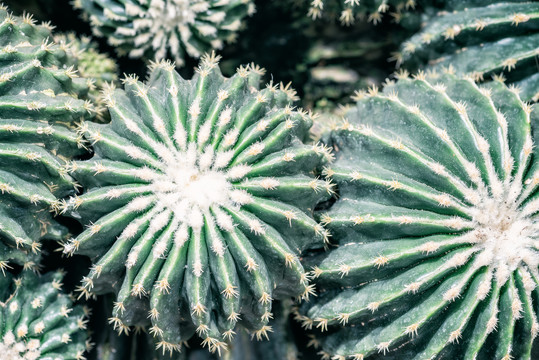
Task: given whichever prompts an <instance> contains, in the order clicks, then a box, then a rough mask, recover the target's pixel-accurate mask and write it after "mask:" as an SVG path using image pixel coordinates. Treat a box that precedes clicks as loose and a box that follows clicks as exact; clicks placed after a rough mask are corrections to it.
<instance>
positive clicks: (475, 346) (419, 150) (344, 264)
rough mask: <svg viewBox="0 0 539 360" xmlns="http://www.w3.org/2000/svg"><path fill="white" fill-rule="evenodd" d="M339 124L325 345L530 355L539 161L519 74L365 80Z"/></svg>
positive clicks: (326, 269) (320, 324)
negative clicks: (483, 80)
mask: <svg viewBox="0 0 539 360" xmlns="http://www.w3.org/2000/svg"><path fill="white" fill-rule="evenodd" d="M356 99H357V100H358V102H357V104H356V106H355V107H354V108H353V109H352V110H351V111H350V112H349V113H348V120H349V122H346V123H344V125H343V126H342V127H340V128H339V129H338V130H335V131H334V132H333V133H332V142H333V144H334V146H335V148H336V149H337V150H338V151H337V152H336V160H335V162H334V163H333V164H332V165H331V166H330V167H328V168H327V169H326V174H327V176H328V177H330V178H331V179H332V180H333V181H335V182H336V184H337V186H338V188H339V199H338V200H337V201H336V203H335V204H334V206H333V207H331V209H330V210H329V211H327V212H326V213H324V214H323V215H321V219H322V221H323V223H325V224H326V226H327V227H328V229H329V230H330V231H331V233H332V235H333V239H334V241H335V242H336V244H337V245H339V246H338V247H337V248H336V249H334V250H332V251H330V252H328V253H325V254H322V255H319V256H317V257H313V258H312V259H310V260H309V261H307V264H311V265H312V266H313V268H314V270H313V273H314V276H315V277H316V279H317V280H316V281H317V284H318V285H317V287H318V290H319V294H318V297H317V298H315V299H313V300H311V302H309V303H305V304H303V305H302V307H301V308H300V313H299V314H298V319H299V320H301V321H303V324H304V326H306V327H309V328H311V327H312V328H317V330H318V331H321V333H319V332H318V333H317V335H316V339H315V340H314V343H315V344H317V345H319V346H321V347H322V355H323V358H325V359H330V358H331V359H337V360H340V359H370V358H378V357H377V356H381V355H387V356H388V357H390V358H392V357H393V356H394V357H396V358H406V359H433V358H437V359H452V358H455V357H456V358H463V359H476V358H477V359H515V358H516V359H530V358H533V356H531V355H530V352H531V349H532V346H533V345H534V339H535V338H536V335H537V331H538V330H539V324H538V321H537V307H536V304H537V302H536V301H537V296H538V295H539V293H538V289H537V286H538V282H539V272H538V264H539V252H538V247H537V246H538V243H537V240H538V238H537V237H538V222H537V211H538V209H539V208H538V204H539V203H538V201H537V197H536V193H537V192H536V190H537V185H538V184H539V171H538V166H539V161H538V158H537V157H536V156H538V153H537V152H538V150H537V147H536V146H534V137H535V134H536V131H537V125H538V124H539V123H538V122H537V121H536V120H537V119H535V121H531V120H530V114H531V113H532V107H531V106H530V105H528V104H526V103H524V102H523V101H522V100H521V99H520V98H519V96H518V93H517V91H516V90H515V89H514V88H510V87H507V86H505V85H504V84H503V83H501V82H498V81H494V82H490V83H487V84H485V85H482V86H478V85H477V84H476V83H475V82H474V81H473V80H472V79H471V78H464V79H462V78H457V77H455V76H452V75H444V76H443V77H437V78H429V77H426V76H425V75H424V74H423V73H419V74H418V75H417V76H415V78H413V79H412V78H407V77H406V76H405V75H402V76H400V79H399V80H398V81H397V82H396V83H395V82H392V83H391V82H390V83H389V84H388V85H387V86H386V87H385V89H384V91H383V92H382V93H378V92H377V90H376V89H371V91H370V92H368V93H358V94H357V97H356Z"/></svg>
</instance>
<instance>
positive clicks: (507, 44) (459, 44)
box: [394, 1, 539, 101]
mask: <svg viewBox="0 0 539 360" xmlns="http://www.w3.org/2000/svg"><path fill="white" fill-rule="evenodd" d="M483 2H484V1H483ZM478 3H479V4H481V1H478ZM472 6H473V4H470V7H467V8H464V9H461V10H459V11H451V12H439V13H437V14H435V15H434V16H433V17H432V18H431V19H430V20H427V21H426V26H424V28H423V29H422V30H421V31H420V32H418V33H417V34H415V35H414V36H412V37H411V38H410V39H409V40H408V41H406V42H404V43H403V45H402V48H401V51H400V52H399V53H397V54H395V55H394V59H395V60H396V61H397V63H398V65H400V64H401V63H403V65H404V66H405V67H406V68H407V69H409V70H412V71H415V70H416V69H418V68H420V67H425V66H426V65H428V67H429V68H430V69H432V70H440V69H446V70H449V71H451V72H454V73H456V74H459V75H470V76H472V77H473V78H474V79H475V80H476V81H480V80H481V81H482V80H490V78H491V77H492V76H497V77H498V78H500V79H501V78H506V79H507V81H508V82H509V83H514V84H515V85H517V86H518V87H519V88H520V89H521V90H522V93H521V98H522V99H524V100H527V101H529V100H534V101H537V100H539V91H538V90H537V89H538V88H539V73H538V72H537V56H539V50H538V49H539V3H537V2H516V3H512V2H511V3H510V2H508V3H498V4H493V5H489V6H477V7H472ZM449 10H452V8H451V7H449Z"/></svg>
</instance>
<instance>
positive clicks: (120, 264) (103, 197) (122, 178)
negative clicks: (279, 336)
mask: <svg viewBox="0 0 539 360" xmlns="http://www.w3.org/2000/svg"><path fill="white" fill-rule="evenodd" d="M217 62H218V57H216V56H215V55H214V54H212V55H208V56H206V57H204V58H203V59H202V61H201V64H200V66H199V67H198V69H197V74H196V76H195V77H194V78H193V79H192V80H189V81H187V80H184V79H182V78H180V77H179V75H178V74H177V73H176V72H175V71H174V66H173V65H172V64H170V63H168V62H160V63H156V64H154V65H153V67H152V70H151V74H150V79H149V81H148V82H147V83H141V82H139V81H138V80H137V79H136V78H135V77H127V78H126V79H125V80H124V83H125V91H124V90H116V91H111V92H110V93H108V94H105V98H106V99H107V101H108V106H109V110H110V113H111V118H112V122H111V124H110V125H96V124H91V123H88V124H86V126H85V135H86V136H87V137H88V139H89V140H90V141H91V142H92V143H93V146H94V149H95V153H96V156H95V157H94V158H92V159H91V160H89V161H77V162H73V163H72V165H71V173H72V175H73V176H74V177H75V178H76V179H78V180H79V181H80V182H81V183H82V184H84V186H85V187H86V188H87V189H88V192H87V193H86V194H84V195H82V196H80V197H74V198H72V199H70V200H69V201H68V202H67V203H66V204H65V207H64V211H66V212H68V213H71V214H72V215H73V216H76V217H80V218H82V220H83V221H84V222H86V223H88V229H87V230H85V231H84V232H83V233H82V234H81V235H79V236H78V237H77V238H75V239H73V240H72V241H70V242H69V243H66V244H65V245H64V252H65V253H66V254H72V253H82V254H87V255H90V256H92V257H94V258H95V259H96V263H95V266H94V267H93V269H92V271H90V274H89V275H88V277H87V278H86V279H85V281H84V283H83V286H82V288H81V290H82V292H83V294H86V295H90V293H91V292H97V293H99V292H103V291H108V290H110V289H109V288H110V284H111V283H116V282H117V278H118V277H120V278H121V279H123V283H122V281H120V285H121V288H119V289H115V290H116V291H118V299H117V302H116V307H115V309H114V314H113V315H114V316H113V318H112V320H111V321H113V322H114V324H115V326H116V327H117V328H118V329H119V330H120V331H126V330H127V325H137V324H141V323H144V322H146V321H148V320H146V318H147V314H148V313H149V314H150V320H151V323H152V329H153V330H152V334H153V335H154V336H155V337H156V338H157V339H158V341H159V346H160V347H163V349H165V350H173V349H176V348H178V347H179V344H180V343H181V341H184V340H187V339H189V338H190V337H191V336H192V334H193V331H194V330H196V331H197V333H198V335H199V336H201V337H202V338H204V339H205V340H204V344H205V345H207V346H208V347H209V348H210V350H212V351H216V350H217V351H220V350H221V349H223V348H224V347H226V343H225V342H224V340H227V339H230V338H232V336H233V335H234V330H233V329H234V327H235V324H236V323H237V322H238V321H239V320H240V315H241V319H242V321H243V324H244V325H245V326H246V327H247V328H248V329H250V330H253V331H257V332H258V333H257V337H259V338H260V337H262V336H263V335H264V334H267V331H269V327H268V325H267V324H268V321H269V320H270V319H271V316H272V315H271V303H272V299H273V298H274V297H281V296H299V295H304V296H308V294H309V293H310V292H311V291H312V290H311V288H310V287H309V285H308V281H307V280H308V279H307V275H306V273H305V272H304V270H303V267H302V265H301V263H300V262H299V258H298V255H299V254H300V253H301V251H303V250H304V249H308V248H312V247H320V246H323V244H324V240H325V239H326V237H327V234H326V233H325V232H324V230H323V229H322V227H321V226H320V225H319V224H317V223H316V222H315V221H314V220H313V219H312V218H311V217H310V215H309V214H310V212H311V211H312V209H313V207H314V205H315V204H316V202H317V201H318V200H320V199H323V198H327V197H328V196H329V194H330V193H331V191H332V185H331V184H330V183H328V182H325V181H322V180H318V179H316V178H314V177H313V175H312V174H311V173H312V171H313V170H314V168H315V167H316V166H318V165H320V164H323V163H325V162H327V160H328V159H330V158H331V154H330V153H329V152H328V150H327V149H326V148H324V147H323V146H320V145H304V144H303V143H302V139H303V138H304V137H305V136H306V134H307V130H308V128H309V127H310V126H311V123H312V120H311V118H310V115H309V114H308V113H307V112H304V111H301V110H294V108H293V106H292V105H291V100H293V99H295V92H294V91H293V90H292V89H290V88H289V87H288V86H284V85H282V84H281V85H280V86H274V85H268V87H267V88H265V89H262V90H258V83H259V80H260V77H261V75H262V73H263V70H262V69H260V68H259V67H256V66H254V65H250V66H247V67H241V68H239V69H238V71H237V73H236V74H235V75H234V76H233V77H232V78H229V79H226V78H224V77H223V76H222V75H221V74H220V71H219V68H218V63H217ZM116 236H119V237H118V239H117V240H115V237H116ZM184 270H185V271H184ZM277 279H279V280H277ZM248 294H249V295H248ZM249 299H255V300H254V301H253V302H251V301H250V300H249ZM178 305H179V306H180V307H181V308H182V309H185V310H183V312H180V313H177V312H176V309H177V307H178ZM141 309H142V310H141ZM144 309H145V311H144ZM171 312H172V314H171ZM181 314H183V317H184V318H183V320H182V318H181V317H180V315H181ZM185 314H190V316H189V317H188V318H187V319H185ZM186 321H187V324H182V322H186ZM193 326H194V327H193Z"/></svg>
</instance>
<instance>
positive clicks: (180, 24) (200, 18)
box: [74, 0, 255, 66]
mask: <svg viewBox="0 0 539 360" xmlns="http://www.w3.org/2000/svg"><path fill="white" fill-rule="evenodd" d="M74 4H75V7H77V8H80V9H82V10H83V11H84V14H85V15H86V16H88V17H89V19H90V22H91V25H92V30H93V32H94V34H95V35H96V36H105V37H107V39H108V42H109V44H110V45H112V46H114V47H115V48H116V49H117V50H118V53H119V54H120V55H124V54H127V55H129V56H130V57H133V58H138V57H143V56H144V57H147V58H149V59H156V60H161V59H165V58H167V57H168V56H170V57H172V58H173V59H174V60H175V61H176V65H177V66H181V65H183V64H184V59H185V57H186V54H187V55H189V56H191V57H194V58H199V57H200V56H201V55H202V54H203V53H205V52H208V51H210V50H212V49H221V48H222V47H223V45H224V43H225V42H232V41H234V40H235V38H236V32H237V31H238V30H239V29H240V28H241V25H242V21H243V19H244V18H245V17H246V16H248V15H251V14H253V13H254V11H255V6H254V3H253V2H252V0H135V1H125V0H76V1H75V2H74Z"/></svg>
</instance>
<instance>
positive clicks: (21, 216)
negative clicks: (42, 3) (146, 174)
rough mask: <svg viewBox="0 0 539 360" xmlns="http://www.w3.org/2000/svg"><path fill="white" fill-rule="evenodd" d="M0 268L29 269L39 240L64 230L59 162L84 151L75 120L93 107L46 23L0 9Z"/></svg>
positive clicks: (64, 186) (63, 177)
mask: <svg viewBox="0 0 539 360" xmlns="http://www.w3.org/2000/svg"><path fill="white" fill-rule="evenodd" d="M0 21H1V22H0V48H1V52H0V59H1V65H0V270H1V271H2V272H4V271H5V269H6V268H9V267H10V266H11V265H9V264H10V263H16V264H20V265H25V266H26V267H34V266H36V263H37V261H38V256H37V254H38V253H39V250H40V248H41V239H57V240H59V239H61V238H62V237H63V236H64V235H65V233H66V229H65V228H63V227H62V226H60V225H59V224H57V223H56V222H55V221H54V220H53V218H52V216H51V209H52V210H55V209H56V208H57V204H58V203H57V198H58V197H64V196H66V195H69V194H70V193H72V192H73V191H74V183H73V181H72V179H71V177H70V176H69V175H68V174H67V171H66V169H65V166H64V165H65V163H64V159H70V158H72V157H74V156H78V155H81V154H83V153H84V152H85V149H84V148H83V142H82V137H81V136H80V135H78V134H77V133H76V132H75V131H74V129H75V128H76V122H78V121H80V120H81V119H84V118H89V117H91V116H93V113H94V108H93V106H92V105H91V104H90V103H89V102H87V101H83V100H80V99H79V97H82V96H85V95H86V94H87V92H88V84H87V82H86V80H84V79H80V78H78V76H77V72H76V68H75V67H74V66H73V65H72V63H73V59H72V58H71V57H70V53H69V51H67V49H65V48H64V47H62V46H61V45H57V44H55V43H53V42H52V41H51V39H52V35H51V32H50V28H51V26H50V24H42V25H36V24H35V21H34V20H33V19H32V17H31V16H28V15H26V16H24V17H22V18H21V17H16V16H13V15H11V14H10V13H8V10H7V8H5V7H1V8H0Z"/></svg>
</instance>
